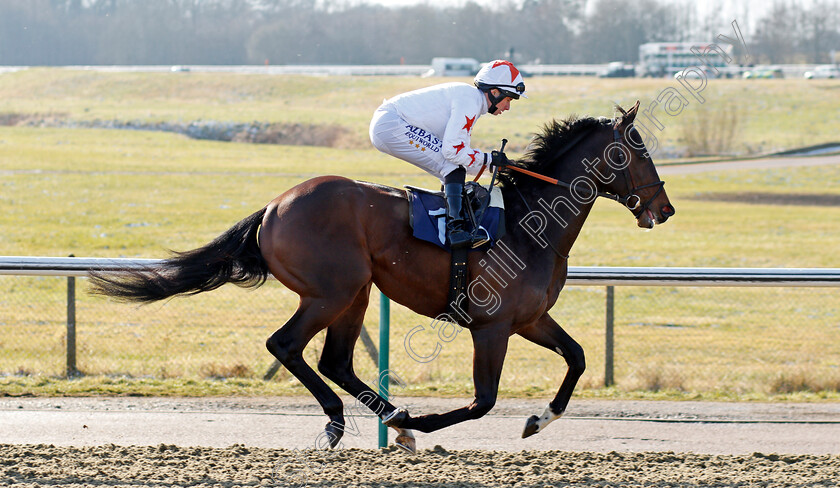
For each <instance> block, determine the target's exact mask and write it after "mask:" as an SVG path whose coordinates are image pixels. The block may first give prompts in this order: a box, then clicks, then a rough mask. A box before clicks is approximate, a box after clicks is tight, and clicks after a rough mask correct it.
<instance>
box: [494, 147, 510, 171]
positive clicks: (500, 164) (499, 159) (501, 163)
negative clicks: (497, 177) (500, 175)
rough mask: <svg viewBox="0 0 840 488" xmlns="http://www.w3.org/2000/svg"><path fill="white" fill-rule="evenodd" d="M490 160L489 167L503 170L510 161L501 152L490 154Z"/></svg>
mask: <svg viewBox="0 0 840 488" xmlns="http://www.w3.org/2000/svg"><path fill="white" fill-rule="evenodd" d="M490 156H492V159H491V160H490V167H491V168H493V167H496V168H504V167H505V166H507V165H508V164H510V160H509V159H508V157H507V155H505V153H503V152H502V151H493V152H491V153H490Z"/></svg>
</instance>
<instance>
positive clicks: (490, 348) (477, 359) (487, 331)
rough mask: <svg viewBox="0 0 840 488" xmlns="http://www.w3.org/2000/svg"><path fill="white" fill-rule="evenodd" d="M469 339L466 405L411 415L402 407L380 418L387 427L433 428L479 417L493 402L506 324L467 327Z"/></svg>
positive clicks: (487, 410)
mask: <svg viewBox="0 0 840 488" xmlns="http://www.w3.org/2000/svg"><path fill="white" fill-rule="evenodd" d="M470 332H471V334H472V340H473V348H474V352H473V383H474V384H475V399H474V400H473V402H472V403H470V404H469V405H467V406H466V407H462V408H459V409H456V410H452V411H451V412H447V413H442V414H431V415H422V416H420V417H411V416H410V415H409V414H408V412H406V411H405V410H403V409H399V410H397V411H395V412H394V413H393V414H392V415H390V416H389V417H387V418H385V419H383V421H382V422H383V423H384V424H385V425H387V426H389V427H397V428H403V429H414V430H419V431H421V432H434V431H436V430H439V429H443V428H444V427H449V426H450V425H454V424H457V423H460V422H463V421H465V420H473V419H477V418H480V417H483V416H484V414H486V413H487V412H489V411H490V410H491V409H492V408H493V406H494V405H495V404H496V395H497V393H498V390H499V378H500V377H501V375H502V364H504V362H505V354H506V353H507V344H508V338H509V337H510V327H509V326H507V325H505V326H501V325H496V326H493V327H488V328H484V329H480V330H471V331H470Z"/></svg>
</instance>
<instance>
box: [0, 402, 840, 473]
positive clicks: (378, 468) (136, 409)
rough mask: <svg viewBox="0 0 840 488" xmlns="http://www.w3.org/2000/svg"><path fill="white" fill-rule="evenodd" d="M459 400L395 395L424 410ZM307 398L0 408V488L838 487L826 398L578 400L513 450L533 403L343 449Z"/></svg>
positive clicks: (839, 468)
mask: <svg viewBox="0 0 840 488" xmlns="http://www.w3.org/2000/svg"><path fill="white" fill-rule="evenodd" d="M464 401H465V400H464V399H424V398H404V399H402V403H405V404H411V405H412V407H411V408H412V409H413V410H415V411H423V412H430V411H443V410H444V409H448V408H451V407H453V406H455V405H460V404H462V403H463V402H464ZM312 403H313V402H312V401H311V400H310V399H308V398H265V399H238V398H232V399H212V398H211V399H203V398H196V399H160V398H148V399H147V398H3V399H0V486H11V487H24V486H26V487H31V486H54V487H55V486H61V487H77V486H101V487H128V486H137V487H147V488H148V487H182V486H225V487H233V486H284V487H285V486H313V487H327V486H330V487H332V486H336V487H344V486H364V487H368V486H370V487H379V486H386V487H432V486H435V487H437V486H441V487H466V488H472V487H485V486H493V487H495V486H505V487H506V486H515V487H540V488H542V487H548V486H582V487H596V486H597V487H632V486H646V487H650V486H655V487H678V486H679V487H708V486H720V487H733V486H767V487H771V486H772V487H775V486H780V487H781V486H785V487H787V486H796V487H803V486H809V487H814V486H824V487H836V486H838V480H840V442H838V441H837V439H839V438H840V405H838V404H836V403H815V404H755V403H713V402H633V401H625V402H611V401H595V400H589V401H587V400H578V401H576V402H574V403H573V405H572V407H573V408H570V411H569V415H568V418H566V417H564V419H561V420H558V421H557V422H555V423H554V424H552V425H551V426H550V427H549V430H547V431H546V432H545V433H541V434H538V435H536V436H533V437H531V438H529V439H525V440H523V439H519V432H521V428H522V425H523V423H524V418H525V417H526V416H527V415H528V414H529V413H533V412H535V411H537V410H536V409H537V408H538V407H540V406H541V405H542V403H543V402H542V401H537V400H505V401H500V402H499V405H497V409H494V412H491V414H490V415H488V416H486V417H485V418H483V419H481V420H478V421H475V422H474V423H472V424H470V423H465V424H462V426H461V427H457V426H456V427H452V428H450V429H444V430H442V431H440V432H439V433H433V434H421V433H418V447H419V448H420V449H419V452H418V454H417V455H414V456H412V455H409V454H406V453H404V452H402V451H401V450H399V449H397V448H395V447H393V446H391V447H389V448H386V449H383V450H377V449H372V448H367V447H368V446H370V447H372V446H375V445H376V442H375V419H373V418H370V419H369V418H367V417H363V418H359V424H358V425H359V429H360V433H359V434H358V435H350V433H348V434H346V435H345V439H346V441H347V442H346V444H345V445H346V447H344V448H341V449H336V450H321V449H316V448H313V442H312V440H313V438H314V436H315V435H316V434H317V433H318V432H320V430H321V429H322V428H323V424H324V423H325V418H324V417H323V416H322V414H321V413H320V412H319V409H318V408H317V407H316V406H315V405H313V404H312ZM391 439H393V436H392V437H391ZM342 442H344V441H342ZM193 446H205V447H193ZM441 446H445V447H441ZM673 451H678V452H673ZM754 451H758V452H754Z"/></svg>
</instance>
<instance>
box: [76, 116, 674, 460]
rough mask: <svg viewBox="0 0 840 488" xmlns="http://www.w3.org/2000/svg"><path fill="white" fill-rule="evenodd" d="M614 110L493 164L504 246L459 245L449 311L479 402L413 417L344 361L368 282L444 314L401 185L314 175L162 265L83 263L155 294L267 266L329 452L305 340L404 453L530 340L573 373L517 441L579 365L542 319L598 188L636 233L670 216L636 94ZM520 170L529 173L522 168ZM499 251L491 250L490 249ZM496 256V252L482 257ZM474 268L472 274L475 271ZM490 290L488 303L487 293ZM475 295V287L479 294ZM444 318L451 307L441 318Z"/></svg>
mask: <svg viewBox="0 0 840 488" xmlns="http://www.w3.org/2000/svg"><path fill="white" fill-rule="evenodd" d="M617 108H618V109H619V110H620V111H621V113H622V116H620V117H618V118H616V119H614V120H613V119H605V118H600V119H595V118H574V117H571V118H569V119H566V120H562V121H552V122H550V123H549V124H547V125H546V126H545V127H544V129H543V132H542V134H538V135H536V137H535V139H534V141H533V142H532V145H531V147H530V149H529V151H528V152H527V154H526V155H525V157H524V158H523V159H522V160H519V161H515V162H514V163H512V166H517V167H516V168H513V167H512V166H511V167H508V168H504V169H502V170H500V171H499V177H500V181H501V183H502V193H503V196H504V202H505V207H506V210H505V220H506V228H507V234H506V235H505V236H504V237H503V238H502V239H501V240H500V241H499V243H498V245H497V247H503V248H504V250H505V253H506V254H507V255H508V257H509V258H510V259H511V260H512V261H510V262H508V263H502V262H500V261H501V260H500V259H499V257H500V255H501V254H496V255H492V254H491V253H493V252H495V251H493V250H491V251H474V252H471V253H470V254H469V259H468V269H469V275H470V276H472V277H477V278H476V280H474V281H473V282H472V283H480V284H481V285H482V286H481V287H479V286H472V283H471V285H470V293H469V295H470V296H469V297H468V298H469V300H470V303H469V306H468V307H466V306H462V307H461V309H462V310H468V312H465V313H464V314H463V316H462V317H459V318H458V319H457V321H458V322H459V323H460V324H461V325H463V326H464V327H466V328H467V329H469V331H470V333H471V336H472V340H473V346H474V357H473V378H474V384H475V399H474V400H473V401H472V403H470V404H469V405H467V406H465V407H463V408H458V409H456V410H453V411H451V412H447V413H443V414H431V415H422V416H417V417H412V416H410V415H409V414H408V412H406V411H405V410H403V409H397V408H396V407H394V406H393V405H392V404H391V403H389V402H388V400H387V399H386V398H382V397H380V396H379V395H377V394H376V392H374V391H373V390H372V389H371V388H370V387H369V386H367V385H366V384H365V383H364V382H362V381H361V380H360V379H359V378H358V377H357V376H356V374H355V372H354V371H353V349H354V344H355V343H356V340H357V339H358V338H359V334H360V331H361V328H362V325H363V323H362V322H363V318H364V315H365V309H366V308H367V306H368V299H369V295H370V291H371V286H372V285H374V284H375V285H376V286H377V287H378V288H379V289H380V290H381V291H382V292H383V293H384V294H385V295H387V296H388V297H390V298H391V299H392V300H394V301H396V302H397V303H400V304H402V305H405V306H406V307H408V308H409V309H411V310H413V311H414V312H416V313H419V314H422V315H425V316H428V317H432V318H439V317H441V316H442V315H443V314H444V313H446V311H447V305H448V304H447V293H448V283H449V276H450V273H449V271H450V270H449V268H450V255H449V254H448V253H447V252H446V251H444V250H442V249H440V248H439V247H437V246H435V245H432V244H429V243H427V242H423V241H420V240H417V239H415V238H413V237H412V231H411V229H410V227H409V206H408V203H407V201H406V199H407V197H406V193H405V191H404V190H399V189H395V188H390V187H385V186H381V185H376V184H371V183H365V182H360V181H353V180H349V179H346V178H341V177H337V176H323V177H319V178H314V179H312V180H309V181H305V182H303V183H301V184H299V185H297V186H295V187H293V188H291V189H290V190H288V191H286V192H285V193H283V194H282V195H280V196H278V197H277V198H275V199H274V200H272V201H271V202H270V203H269V204H268V205H267V206H266V207H265V208H263V209H261V210H259V211H258V212H256V213H254V214H253V215H251V216H250V217H247V218H246V219H244V220H242V221H241V222H239V223H238V224H236V225H234V226H233V227H232V228H231V229H229V230H228V231H227V232H225V233H224V234H222V235H221V236H219V237H218V238H216V239H215V240H214V241H213V242H211V243H210V244H208V245H206V246H204V247H202V248H199V249H195V250H192V251H187V252H183V253H176V254H175V255H174V256H173V257H171V258H170V259H167V260H165V261H163V262H162V263H161V264H158V265H155V266H151V267H149V268H146V269H142V270H124V272H122V273H119V274H116V275H111V274H105V273H96V272H94V273H92V274H91V277H92V286H93V291H94V292H95V293H100V294H105V295H110V296H114V297H118V298H121V299H123V300H130V301H138V302H151V301H155V300H161V299H164V298H167V297H171V296H174V295H191V294H196V293H200V292H203V291H208V290H212V289H215V288H218V287H220V286H221V285H223V284H225V283H230V282H233V283H236V284H238V285H240V286H250V287H256V286H259V285H261V284H262V283H263V282H264V281H265V280H266V278H267V276H268V274H269V273H271V274H272V275H274V276H275V277H276V278H277V279H278V280H279V281H280V282H281V283H283V285H285V286H286V287H288V288H289V289H291V290H292V291H294V292H295V293H297V294H298V295H299V296H300V304H299V306H298V309H297V311H296V312H295V313H294V315H293V316H292V317H291V318H290V319H289V320H288V322H286V323H285V325H283V326H282V327H281V328H280V329H278V330H277V331H276V332H274V334H272V335H271V337H269V338H268V340H267V342H266V346H267V348H268V350H269V351H270V352H271V354H273V355H274V356H275V357H276V358H277V359H278V360H279V361H280V362H281V363H282V364H283V365H284V366H285V367H286V368H288V370H289V371H290V372H291V373H292V374H293V375H294V376H295V377H296V378H297V379H298V380H300V382H301V383H303V385H304V386H306V388H307V389H308V390H309V391H310V392H311V393H312V394H313V395H314V396H315V398H316V399H317V400H318V403H320V404H321V406H322V407H323V409H324V413H325V414H326V415H327V416H328V417H329V419H330V422H329V423H328V424H327V427H326V433H327V434H328V436H329V439H330V445H331V446H332V447H335V446H336V445H337V444H338V442H339V440H340V438H341V436H342V435H343V432H344V415H343V405H342V402H341V400H340V399H339V397H338V395H336V394H335V392H333V391H332V390H331V389H330V388H329V386H328V385H327V384H326V383H325V382H324V380H323V379H321V377H320V376H319V375H318V374H317V373H316V372H315V371H314V370H313V369H312V368H311V367H310V366H309V365H308V364H307V363H306V362H305V361H304V359H303V354H302V353H303V349H304V347H306V345H307V343H308V342H309V341H310V340H311V339H312V337H313V336H314V335H315V334H317V333H318V332H320V331H322V330H324V329H327V333H326V339H325V344H324V349H323V352H322V354H321V357H320V360H319V361H318V371H320V372H321V374H323V375H324V376H325V377H327V378H329V379H330V380H332V381H334V382H335V384H337V385H338V386H339V387H341V388H342V389H343V390H345V391H346V392H348V393H350V394H351V395H353V396H354V397H356V398H362V397H365V398H367V399H368V400H370V401H366V402H365V403H366V404H367V406H368V407H370V408H371V410H373V411H374V412H375V413H376V414H377V415H379V416H380V418H382V419H383V422H385V424H386V425H388V426H389V427H392V428H394V429H396V430H398V431H399V432H400V433H401V436H400V437H398V442H402V443H403V444H408V448H409V449H413V447H414V446H413V435H412V434H411V432H410V429H416V430H419V431H422V432H432V431H435V430H438V429H442V428H444V427H448V426H450V425H453V424H456V423H459V422H463V421H465V420H470V419H477V418H479V417H482V416H483V415H484V414H486V413H487V412H489V411H490V409H491V408H493V405H494V404H495V401H496V395H497V390H498V386H499V378H500V375H501V371H502V363H503V362H504V359H505V353H506V351H507V344H508V338H509V337H510V336H511V335H513V334H519V335H520V336H522V337H524V338H525V339H527V340H529V341H531V342H534V343H536V344H538V345H540V346H543V347H545V348H548V349H549V350H551V351H553V352H557V353H558V354H560V355H561V356H562V357H563V359H565V361H566V363H567V365H568V370H567V372H566V376H565V378H564V380H563V382H562V384H561V386H560V388H559V391H558V392H557V395H556V396H555V397H554V399H553V400H552V401H551V402H550V403H549V404H548V407H547V408H546V410H545V412H544V413H543V414H542V415H540V416H537V415H533V416H531V417H530V418H529V419H528V421H527V423H526V426H525V430H524V432H523V434H522V436H523V437H527V436H530V435H532V434H535V433H537V432H540V431H541V430H542V429H544V428H545V426H546V425H547V424H549V423H550V422H552V421H553V420H555V419H557V418H559V417H560V416H561V415H562V414H563V412H564V410H565V409H566V406H567V405H568V403H569V399H570V398H571V395H572V391H573V390H574V387H575V385H576V383H577V381H578V379H579V378H580V376H581V374H582V373H583V371H584V368H585V361H584V353H583V349H582V348H581V347H580V345H578V343H577V342H575V341H574V340H573V339H572V338H571V337H570V336H569V335H568V334H567V333H566V332H565V331H564V330H563V329H562V328H561V327H560V325H558V324H557V322H555V321H554V319H552V318H551V316H549V314H548V312H549V310H550V309H551V307H552V306H553V305H554V303H555V302H556V300H557V297H558V295H559V294H560V291H561V290H562V289H563V285H564V283H565V281H566V274H567V259H568V253H569V250H570V249H571V247H572V244H573V243H574V241H575V239H576V238H577V236H578V234H579V233H580V230H581V227H582V226H583V223H584V221H585V220H586V217H587V215H588V214H589V212H590V210H591V208H592V206H593V202H594V200H595V198H596V197H597V196H604V197H608V198H611V199H613V200H616V201H618V202H621V203H623V204H624V205H625V206H627V207H628V208H629V209H630V210H631V211H632V212H633V214H634V216H635V218H636V221H637V223H638V226H639V227H643V228H652V227H653V226H654V225H655V224H657V223H663V222H665V221H666V220H667V219H668V217H670V216H672V215H673V214H674V208H673V206H671V203H670V201H669V200H668V197H667V195H666V194H665V191H664V189H663V185H664V183H663V182H662V181H660V180H659V177H658V175H657V173H656V168H655V167H654V165H653V161H652V160H651V158H650V155H649V154H648V153H647V150H646V149H645V147H644V144H643V142H642V140H641V137H640V136H639V134H638V132H636V130H635V129H634V128H633V127H632V123H633V120H634V118H635V116H636V113H637V111H638V108H639V102H636V104H635V106H634V107H633V108H631V109H630V110H628V111H626V112H625V111H624V110H622V109H621V108H620V107H617ZM523 173H527V174H523ZM493 249H496V248H493ZM491 258H492V259H491ZM478 277H483V278H482V279H481V280H478ZM490 288H493V290H492V292H493V294H494V296H495V299H494V300H492V304H491V303H490V302H491V300H489V299H487V298H486V297H485V296H484V295H488V296H489V293H490ZM480 295H481V296H480ZM449 318H452V317H449Z"/></svg>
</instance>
